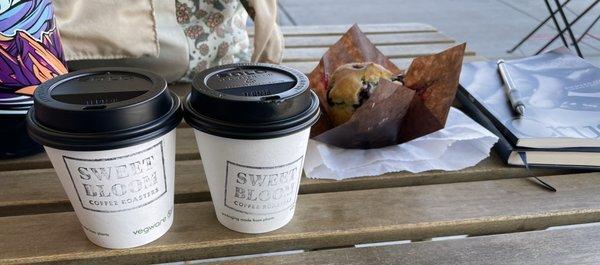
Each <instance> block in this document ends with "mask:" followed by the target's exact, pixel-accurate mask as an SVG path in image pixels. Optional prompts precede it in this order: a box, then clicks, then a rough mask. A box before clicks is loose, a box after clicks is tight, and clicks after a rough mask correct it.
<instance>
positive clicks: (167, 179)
mask: <svg viewBox="0 0 600 265" xmlns="http://www.w3.org/2000/svg"><path fill="white" fill-rule="evenodd" d="M45 149H46V152H47V153H48V156H49V157H50V161H52V166H53V167H54V170H56V174H57V175H58V177H59V179H60V182H61V183H62V186H63V188H64V189H65V192H66V193H67V195H68V197H69V200H70V201H71V205H73V209H74V210H75V213H76V214H77V218H78V219H79V222H80V223H81V226H82V227H83V231H84V232H85V234H86V236H87V237H88V238H89V239H90V241H92V242H93V243H94V244H96V245H99V246H102V247H106V248H130V247H136V246H140V245H144V244H146V243H149V242H152V241H154V240H155V239H157V238H159V237H161V236H162V235H163V234H164V233H166V232H167V230H169V228H170V227H171V224H172V223H173V206H174V202H173V196H174V193H173V191H174V189H175V184H174V179H175V129H173V130H172V131H171V132H169V133H167V134H165V135H163V136H161V137H159V138H157V139H154V140H151V141H148V142H145V143H141V144H138V145H134V146H130V147H125V148H119V149H111V150H101V151H69V150H60V149H54V148H51V147H45Z"/></svg>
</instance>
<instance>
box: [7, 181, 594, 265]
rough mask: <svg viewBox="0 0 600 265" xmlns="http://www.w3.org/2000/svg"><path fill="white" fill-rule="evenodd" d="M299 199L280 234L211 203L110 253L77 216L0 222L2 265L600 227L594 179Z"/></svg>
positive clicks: (180, 208) (163, 258) (189, 207)
mask: <svg viewBox="0 0 600 265" xmlns="http://www.w3.org/2000/svg"><path fill="white" fill-rule="evenodd" d="M544 179H545V180H546V181H550V182H552V184H553V185H554V186H555V187H557V188H558V190H559V191H560V192H556V193H552V192H548V191H546V190H545V189H542V188H539V187H538V186H537V185H535V184H532V183H531V182H528V181H527V180H524V179H508V180H494V181H480V182H468V183H453V184H440V185H428V186H415V187H401V188H387V189H375V190H362V191H348V192H333V193H319V194H308V195H301V196H300V197H299V199H298V205H297V207H296V215H295V217H294V219H293V220H292V221H291V223H289V224H288V225H287V226H285V227H283V228H281V229H279V230H277V231H274V232H271V233H266V234H256V235H250V234H241V233H237V232H233V231H230V230H228V229H226V228H225V227H223V226H221V225H219V224H218V221H217V220H216V218H215V216H214V215H215V212H214V210H213V206H212V204H211V203H210V202H201V203H189V204H178V205H176V208H175V221H174V224H173V227H171V229H170V230H169V232H168V233H167V234H166V235H164V236H163V237H162V238H160V239H159V240H157V241H155V242H153V243H151V244H148V245H145V246H142V247H138V248H133V249H127V250H109V249H102V248H100V247H97V246H94V245H93V244H92V243H91V242H89V241H87V239H86V238H85V236H84V234H83V232H82V230H81V228H80V226H79V224H78V222H77V220H76V217H75V214H74V213H72V212H69V213H54V214H42V215H25V216H17V217H2V218H0V227H2V229H0V238H1V239H2V240H0V249H1V250H2V251H0V263H2V264H10V263H25V262H56V263H58V262H63V261H72V262H79V263H84V262H86V263H87V262H96V263H111V262H117V261H118V262H119V263H147V262H168V261H176V260H192V259H200V258H211V257H218V256H231V255H242V254H252V253H264V252H271V251H281V250H290V249H317V248H326V247H343V246H349V245H354V244H359V243H368V242H381V241H393V240H402V239H411V240H413V239H415V240H418V239H423V238H431V237H436V236H444V235H456V234H470V235H485V234H497V233H508V232H517V231H528V230H537V229H543V228H546V227H548V226H556V225H565V224H573V223H586V222H597V221H600V193H598V189H600V173H588V174H578V175H563V176H552V177H546V178H544Z"/></svg>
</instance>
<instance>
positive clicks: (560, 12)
mask: <svg viewBox="0 0 600 265" xmlns="http://www.w3.org/2000/svg"><path fill="white" fill-rule="evenodd" d="M546 1H548V0H546ZM554 3H556V6H557V7H558V13H559V14H560V16H561V17H562V20H563V22H564V23H565V28H567V32H568V33H569V37H570V38H571V41H572V42H573V46H575V51H576V52H577V55H579V57H581V58H583V54H581V49H579V43H577V38H575V34H573V30H571V25H570V24H569V21H568V20H567V16H566V15H565V12H564V11H563V9H562V7H561V6H560V2H559V1H558V0H554ZM553 17H554V16H553ZM561 36H562V35H561ZM563 41H564V39H563ZM567 47H569V46H568V45H567Z"/></svg>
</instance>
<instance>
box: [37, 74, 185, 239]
mask: <svg viewBox="0 0 600 265" xmlns="http://www.w3.org/2000/svg"><path fill="white" fill-rule="evenodd" d="M181 118H182V113H181V103H180V101H179V98H178V97H177V96H176V95H175V94H173V93H171V92H169V91H168V90H167V87H166V81H165V80H164V79H162V78H161V77H160V76H158V75H156V74H152V73H150V72H146V71H143V70H136V69H130V68H99V69H90V70H85V71H77V72H72V73H69V74H66V75H62V76H59V77H57V78H54V79H52V80H50V81H48V82H46V83H44V84H42V85H40V86H39V87H38V88H37V89H36V91H35V93H34V106H33V108H32V109H31V110H30V111H29V113H28V115H27V126H28V132H29V135H30V136H31V137H32V139H34V140H35V141H37V142H38V143H40V144H42V145H43V146H44V148H45V150H46V152H47V153H48V156H49V157H50V161H51V162H52V166H53V167H54V169H55V171H56V173H57V175H58V178H59V179H60V182H61V183H62V186H63V188H64V190H65V192H66V193H67V196H68V197H69V200H70V202H71V205H72V206H73V209H74V210H75V213H76V214H77V217H78V218H79V221H80V223H81V226H82V230H83V232H84V233H85V235H86V236H87V237H88V238H89V239H90V241H92V242H93V243H95V244H97V245H99V246H102V247H106V248H130V247H136V246H140V245H143V244H146V243H149V242H152V241H153V240H155V239H157V238H159V237H160V236H162V235H163V234H164V233H166V232H167V230H168V229H169V227H171V224H172V223H173V214H174V213H173V207H174V204H173V203H174V202H173V200H174V198H173V197H174V187H175V185H174V178H175V130H176V129H175V128H176V126H177V124H179V122H180V121H181Z"/></svg>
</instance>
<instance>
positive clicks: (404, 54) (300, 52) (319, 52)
mask: <svg viewBox="0 0 600 265" xmlns="http://www.w3.org/2000/svg"><path fill="white" fill-rule="evenodd" d="M457 44H458V43H433V44H426V45H424V44H406V45H376V46H377V48H378V49H379V50H380V51H381V53H383V54H385V56H387V57H388V58H390V59H396V58H413V57H417V56H425V55H430V54H434V53H438V52H441V51H443V50H445V49H447V48H450V47H452V46H455V45H457ZM327 49H328V48H327V47H311V48H290V49H285V50H283V64H286V63H290V62H307V61H308V62H310V61H319V60H320V59H321V57H323V54H324V53H325V52H326V51H327ZM465 55H467V56H469V55H475V53H474V52H472V51H469V50H467V51H466V52H465Z"/></svg>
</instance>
